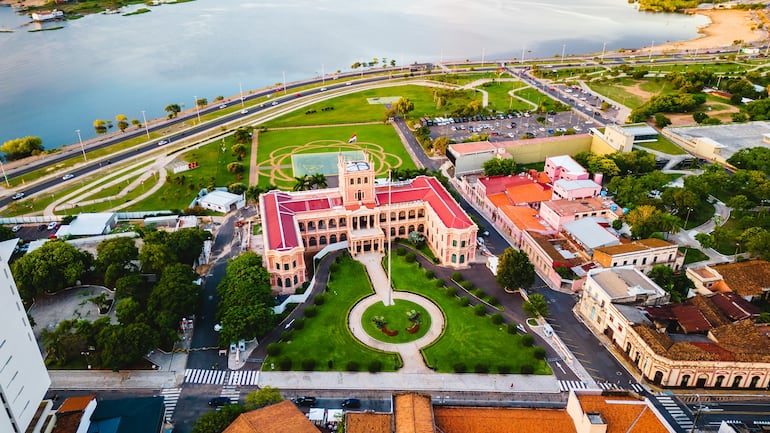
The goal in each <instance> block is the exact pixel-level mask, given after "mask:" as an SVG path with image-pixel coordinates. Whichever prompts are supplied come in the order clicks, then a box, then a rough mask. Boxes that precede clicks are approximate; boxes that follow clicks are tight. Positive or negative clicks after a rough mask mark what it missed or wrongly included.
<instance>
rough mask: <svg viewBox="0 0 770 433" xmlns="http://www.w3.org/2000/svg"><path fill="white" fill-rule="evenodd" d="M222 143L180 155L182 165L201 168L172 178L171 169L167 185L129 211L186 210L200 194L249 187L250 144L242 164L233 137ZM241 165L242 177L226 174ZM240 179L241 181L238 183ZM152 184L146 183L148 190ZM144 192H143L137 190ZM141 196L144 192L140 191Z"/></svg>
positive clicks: (247, 144)
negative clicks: (215, 188)
mask: <svg viewBox="0 0 770 433" xmlns="http://www.w3.org/2000/svg"><path fill="white" fill-rule="evenodd" d="M223 140H224V151H222V148H223V141H222V140H220V141H218V142H214V143H209V144H207V145H205V146H201V147H199V148H197V149H192V150H188V151H186V152H184V153H181V154H180V155H179V160H180V161H179V163H183V162H198V168H195V169H192V170H188V171H185V172H182V173H179V174H173V172H172V171H171V169H170V167H169V169H168V171H167V177H166V184H165V185H164V186H163V187H162V188H161V189H160V190H159V191H158V192H156V193H155V194H153V195H152V196H150V197H147V198H146V199H144V200H142V201H141V202H139V203H136V204H134V205H132V206H129V207H128V208H127V209H126V211H128V212H131V211H140V210H161V209H184V208H186V207H187V206H189V205H190V202H191V201H192V200H193V199H194V198H195V196H196V194H197V193H198V191H200V190H201V189H203V188H208V187H209V186H227V185H230V184H231V183H236V182H241V183H244V184H248V177H249V155H250V153H251V143H246V145H245V146H244V147H245V152H246V154H245V156H244V157H243V158H242V159H241V160H240V161H239V159H238V158H239V157H238V155H236V154H235V153H233V152H232V150H230V149H231V147H232V146H233V145H234V144H235V141H234V140H233V136H232V135H230V136H228V137H227V138H225V139H223ZM232 162H239V163H241V164H242V165H243V169H244V171H243V173H241V174H233V173H230V172H228V171H227V165H228V164H230V163H232ZM239 176H240V179H239ZM150 185H152V183H151V182H150V181H149V180H148V181H146V182H145V186H146V187H147V188H149V187H150ZM137 190H141V188H137ZM139 192H140V193H141V191H139Z"/></svg>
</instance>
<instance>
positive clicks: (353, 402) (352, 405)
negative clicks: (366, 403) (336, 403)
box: [342, 398, 361, 409]
mask: <svg viewBox="0 0 770 433" xmlns="http://www.w3.org/2000/svg"><path fill="white" fill-rule="evenodd" d="M342 407H344V408H345V409H358V408H360V407H361V400H359V399H357V398H349V399H347V400H343V401H342Z"/></svg>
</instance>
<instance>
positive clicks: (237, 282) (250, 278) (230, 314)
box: [217, 252, 275, 344]
mask: <svg viewBox="0 0 770 433" xmlns="http://www.w3.org/2000/svg"><path fill="white" fill-rule="evenodd" d="M217 291H218V293H219V297H220V302H219V307H218V311H217V318H218V320H219V321H220V324H221V325H222V331H220V334H219V339H220V342H221V343H222V344H229V343H231V342H233V341H238V340H240V339H252V338H254V337H257V336H260V335H262V334H263V333H265V332H267V331H268V330H269V329H271V328H272V326H273V325H274V323H275V315H274V313H273V308H272V307H273V305H274V304H275V300H274V298H273V296H272V289H271V286H270V274H269V273H268V272H267V270H266V269H265V268H264V267H263V266H262V257H260V256H259V255H257V254H255V253H252V252H248V253H244V254H241V255H240V256H238V258H236V259H234V260H232V261H231V262H230V263H228V266H227V272H226V274H225V277H224V278H223V279H222V281H221V282H220V284H219V286H218V287H217Z"/></svg>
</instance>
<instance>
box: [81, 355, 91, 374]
mask: <svg viewBox="0 0 770 433" xmlns="http://www.w3.org/2000/svg"><path fill="white" fill-rule="evenodd" d="M80 354H81V355H83V356H85V357H86V365H87V366H88V369H89V370H90V369H91V364H90V363H89V362H88V355H90V354H91V352H80Z"/></svg>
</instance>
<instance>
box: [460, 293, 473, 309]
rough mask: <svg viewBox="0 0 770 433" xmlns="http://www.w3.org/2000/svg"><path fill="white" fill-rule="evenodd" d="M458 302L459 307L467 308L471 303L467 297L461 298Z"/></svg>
mask: <svg viewBox="0 0 770 433" xmlns="http://www.w3.org/2000/svg"><path fill="white" fill-rule="evenodd" d="M459 302H460V306H461V307H467V306H468V304H470V303H471V301H470V300H468V297H467V296H462V297H461V298H460V301H459Z"/></svg>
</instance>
